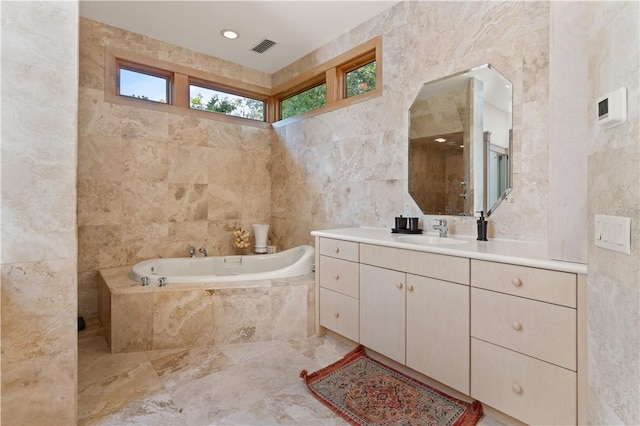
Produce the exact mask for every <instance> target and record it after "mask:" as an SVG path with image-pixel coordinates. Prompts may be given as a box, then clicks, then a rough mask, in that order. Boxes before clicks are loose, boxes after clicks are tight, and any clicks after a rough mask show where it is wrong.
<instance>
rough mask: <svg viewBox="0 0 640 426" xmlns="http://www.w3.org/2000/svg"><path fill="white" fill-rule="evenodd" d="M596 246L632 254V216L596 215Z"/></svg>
mask: <svg viewBox="0 0 640 426" xmlns="http://www.w3.org/2000/svg"><path fill="white" fill-rule="evenodd" d="M595 226H596V232H595V236H594V238H595V243H596V246H598V247H602V248H605V249H607V250H614V251H619V252H622V253H626V254H631V218H629V217H619V216H606V215H602V214H597V215H596V220H595Z"/></svg>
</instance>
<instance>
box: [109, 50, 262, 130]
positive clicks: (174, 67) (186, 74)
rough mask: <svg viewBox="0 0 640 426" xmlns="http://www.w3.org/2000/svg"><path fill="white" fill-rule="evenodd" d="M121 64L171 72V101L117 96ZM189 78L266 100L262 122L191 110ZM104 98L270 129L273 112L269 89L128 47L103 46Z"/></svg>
mask: <svg viewBox="0 0 640 426" xmlns="http://www.w3.org/2000/svg"><path fill="white" fill-rule="evenodd" d="M120 63H122V64H126V65H127V66H126V68H129V69H131V70H132V71H137V70H140V72H144V73H147V74H151V73H153V74H152V75H156V74H158V73H161V74H160V75H162V76H164V75H165V74H167V75H171V79H172V80H171V83H170V99H167V101H169V102H171V103H167V104H165V103H161V102H153V101H148V100H145V99H138V98H133V97H131V96H125V95H120V94H119V91H118V80H117V79H118V72H119V69H120V68H119V64H120ZM190 81H198V82H200V83H206V84H207V87H211V88H212V89H214V90H219V91H223V92H228V93H230V94H237V95H239V96H245V97H250V98H252V99H258V100H263V101H264V102H265V118H264V120H265V121H259V120H253V119H250V118H244V117H236V116H233V115H227V114H212V113H211V112H210V111H200V110H196V109H191V108H190V99H189V84H190ZM202 85H204V84H202ZM239 86H242V87H243V88H242V89H239V88H238V87H239ZM105 101H106V102H110V103H114V104H120V105H127V106H132V107H138V108H140V107H142V108H146V109H150V110H155V111H163V112H170V113H174V114H181V115H190V116H197V117H199V118H205V119H209V120H215V121H225V122H228V123H235V124H243V125H246V126H252V127H259V128H270V127H271V124H270V121H272V118H271V117H272V115H273V114H272V112H271V111H270V108H269V105H270V103H271V90H270V89H269V88H266V87H263V86H258V85H255V84H250V83H243V82H240V81H237V80H234V79H231V78H227V77H223V76H218V75H212V74H209V73H207V72H204V71H201V70H197V69H193V68H189V67H185V66H182V65H179V64H175V63H171V62H166V61H162V60H160V59H156V58H151V57H148V56H144V55H140V54H138V53H134V52H131V51H128V50H123V49H115V48H106V49H105Z"/></svg>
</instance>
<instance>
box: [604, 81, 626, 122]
mask: <svg viewBox="0 0 640 426" xmlns="http://www.w3.org/2000/svg"><path fill="white" fill-rule="evenodd" d="M625 121H627V88H626V87H621V88H619V89H618V90H615V91H613V92H611V93H609V94H608V95H606V96H603V97H601V98H599V99H598V124H599V125H601V126H602V127H614V126H617V125H619V124H622V123H624V122H625Z"/></svg>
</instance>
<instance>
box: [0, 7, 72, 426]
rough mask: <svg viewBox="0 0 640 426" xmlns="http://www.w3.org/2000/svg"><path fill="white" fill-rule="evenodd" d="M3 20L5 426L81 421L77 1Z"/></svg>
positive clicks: (5, 10)
mask: <svg viewBox="0 0 640 426" xmlns="http://www.w3.org/2000/svg"><path fill="white" fill-rule="evenodd" d="M0 7H1V14H2V49H1V50H2V151H1V157H2V165H1V170H2V172H1V173H2V231H1V233H2V235H1V240H2V254H1V257H2V288H1V293H2V298H1V299H2V303H1V310H2V321H1V330H2V354H1V355H0V356H1V364H2V366H1V368H2V381H1V392H0V393H1V395H0V399H1V400H2V404H1V405H2V407H1V412H2V416H1V419H0V423H2V424H3V425H17V424H21V425H50V424H52V423H57V424H68V425H70V424H75V423H76V418H77V417H76V394H77V366H76V363H77V315H76V312H77V285H76V260H77V252H76V244H77V241H76V208H75V204H76V202H75V201H76V172H75V170H76V132H77V128H76V127H77V126H76V119H77V94H78V4H77V2H71V1H69V2H7V1H3V2H2V4H1V6H0Z"/></svg>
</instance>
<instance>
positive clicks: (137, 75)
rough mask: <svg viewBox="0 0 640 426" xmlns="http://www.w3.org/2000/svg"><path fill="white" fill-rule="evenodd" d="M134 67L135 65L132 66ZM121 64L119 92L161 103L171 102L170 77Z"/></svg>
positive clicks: (122, 94)
mask: <svg viewBox="0 0 640 426" xmlns="http://www.w3.org/2000/svg"><path fill="white" fill-rule="evenodd" d="M132 67H133V66H132ZM132 67H131V68H130V67H127V66H125V65H122V64H121V65H120V67H119V70H118V94H119V95H121V96H129V97H131V98H137V99H144V100H147V101H154V102H160V103H164V104H166V103H169V87H170V85H169V80H170V77H169V76H167V75H162V74H163V73H162V72H161V71H159V72H158V73H157V74H156V73H151V72H145V71H144V70H143V69H142V68H145V69H146V67H141V69H132Z"/></svg>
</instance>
